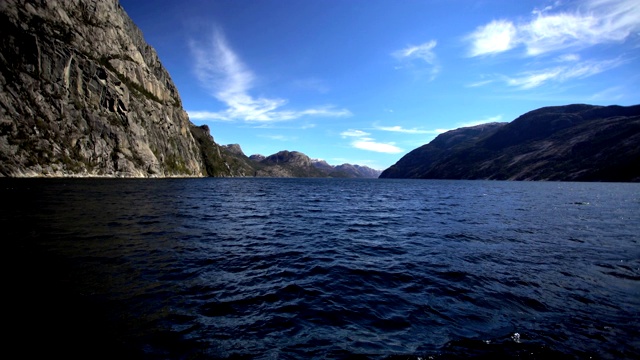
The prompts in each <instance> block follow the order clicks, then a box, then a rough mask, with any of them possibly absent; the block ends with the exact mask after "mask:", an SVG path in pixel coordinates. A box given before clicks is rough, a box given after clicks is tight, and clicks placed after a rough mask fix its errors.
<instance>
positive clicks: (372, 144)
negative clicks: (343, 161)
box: [340, 129, 404, 154]
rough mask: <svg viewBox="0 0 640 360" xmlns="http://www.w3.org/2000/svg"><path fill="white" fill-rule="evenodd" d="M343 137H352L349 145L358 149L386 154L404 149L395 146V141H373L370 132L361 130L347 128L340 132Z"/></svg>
mask: <svg viewBox="0 0 640 360" xmlns="http://www.w3.org/2000/svg"><path fill="white" fill-rule="evenodd" d="M340 135H341V136H342V137H343V138H352V139H353V140H351V146H352V147H354V148H356V149H360V150H368V151H374V152H379V153H387V154H398V153H401V152H403V151H404V150H403V149H401V148H399V147H397V146H396V145H395V143H393V142H389V143H381V142H377V141H375V139H373V138H370V137H369V135H371V134H370V133H368V132H366V131H362V130H354V129H349V130H346V131H343V132H342V133H340Z"/></svg>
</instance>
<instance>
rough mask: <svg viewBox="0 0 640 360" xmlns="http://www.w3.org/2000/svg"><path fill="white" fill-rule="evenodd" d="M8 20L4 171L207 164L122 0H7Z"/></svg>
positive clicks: (99, 171)
mask: <svg viewBox="0 0 640 360" xmlns="http://www.w3.org/2000/svg"><path fill="white" fill-rule="evenodd" d="M0 23H2V24H3V30H2V33H1V34H0V175H3V176H122V177H164V176H202V175H205V174H206V169H205V165H204V163H203V160H202V153H201V150H200V147H199V145H198V143H197V142H196V140H195V139H194V137H193V136H192V133H191V127H192V124H191V123H190V122H189V118H188V116H187V114H186V112H185V111H184V110H183V109H182V106H181V101H180V97H179V95H178V91H177V89H176V87H175V85H174V84H173V82H172V81H171V78H170V77H169V74H168V73H167V71H166V70H165V69H164V67H163V66H162V65H161V63H160V61H159V59H158V56H157V54H156V52H155V51H154V49H153V48H151V46H149V45H148V44H147V43H146V42H145V41H144V38H143V36H142V33H141V31H140V30H139V29H138V28H137V27H136V26H135V24H134V23H133V22H132V20H131V19H130V18H129V17H128V16H127V14H126V13H125V11H124V10H123V9H122V7H121V6H120V5H119V4H118V2H117V1H116V0H64V1H55V0H47V1H35V0H33V1H27V0H3V1H0ZM214 145H215V144H214ZM216 146H217V145H216ZM220 172H221V174H219V175H229V174H230V172H228V171H225V170H224V169H221V170H220Z"/></svg>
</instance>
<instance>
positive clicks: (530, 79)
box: [504, 59, 625, 90]
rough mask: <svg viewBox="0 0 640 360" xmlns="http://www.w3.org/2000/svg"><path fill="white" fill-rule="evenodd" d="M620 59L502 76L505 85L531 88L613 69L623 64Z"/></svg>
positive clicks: (524, 88)
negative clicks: (513, 75)
mask: <svg viewBox="0 0 640 360" xmlns="http://www.w3.org/2000/svg"><path fill="white" fill-rule="evenodd" d="M624 63H625V61H623V60H620V59H613V60H604V61H584V62H580V63H576V64H574V65H568V66H555V67H550V68H545V69H541V70H535V71H527V72H523V73H520V74H518V75H517V76H515V77H504V80H505V82H506V84H507V85H509V86H513V87H517V88H519V89H522V90H527V89H533V88H536V87H539V86H541V85H544V84H546V83H550V82H556V83H562V82H565V81H568V80H571V79H582V78H586V77H589V76H593V75H596V74H599V73H601V72H604V71H607V70H610V69H613V68H615V67H618V66H620V65H621V64H624Z"/></svg>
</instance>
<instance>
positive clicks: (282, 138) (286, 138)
mask: <svg viewBox="0 0 640 360" xmlns="http://www.w3.org/2000/svg"><path fill="white" fill-rule="evenodd" d="M258 136H260V137H262V138H265V139H271V140H277V141H292V140H298V137H296V136H285V135H258Z"/></svg>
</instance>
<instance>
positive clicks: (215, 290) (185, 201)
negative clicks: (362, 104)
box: [0, 179, 640, 359]
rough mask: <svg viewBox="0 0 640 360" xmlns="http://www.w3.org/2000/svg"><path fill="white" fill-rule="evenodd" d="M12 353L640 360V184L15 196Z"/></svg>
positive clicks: (11, 209) (36, 184)
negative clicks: (638, 359) (15, 351)
mask: <svg viewBox="0 0 640 360" xmlns="http://www.w3.org/2000/svg"><path fill="white" fill-rule="evenodd" d="M0 194H1V195H2V199H3V206H2V211H1V212H0V226H1V228H2V229H3V231H2V234H3V235H2V238H3V243H4V244H5V246H7V247H8V248H7V250H6V252H5V253H4V257H5V264H7V266H6V268H5V273H6V274H7V277H8V278H9V279H8V280H7V281H6V283H5V284H4V289H3V290H4V291H3V293H4V294H5V296H4V297H5V301H7V300H8V302H6V303H5V313H6V314H7V321H6V322H5V326H6V327H5V330H9V331H8V332H9V333H10V334H11V335H9V336H8V337H7V336H5V343H7V344H10V347H11V349H14V350H17V351H18V353H20V354H21V355H24V356H23V357H25V356H27V355H46V356H54V355H62V356H65V357H66V358H93V359H95V358H105V359H107V358H109V359H110V358H124V357H126V358H142V359H210V358H212V359H218V358H251V359H253V358H256V359H336V358H337V359H347V358H361V359H362V358H363V359H379V358H381V359H386V358H389V359H418V358H433V359H458V358H459V359H465V358H496V357H498V358H525V359H546V358H550V357H552V356H553V357H559V358H568V359H574V358H577V359H582V358H584V359H588V358H594V359H598V358H602V359H634V358H635V359H637V358H640V246H639V242H640V185H639V184H612V183H602V184H601V183H551V182H549V183H542V182H536V183H533V182H485V181H414V180H340V179H175V180H9V179H4V180H2V181H0Z"/></svg>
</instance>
